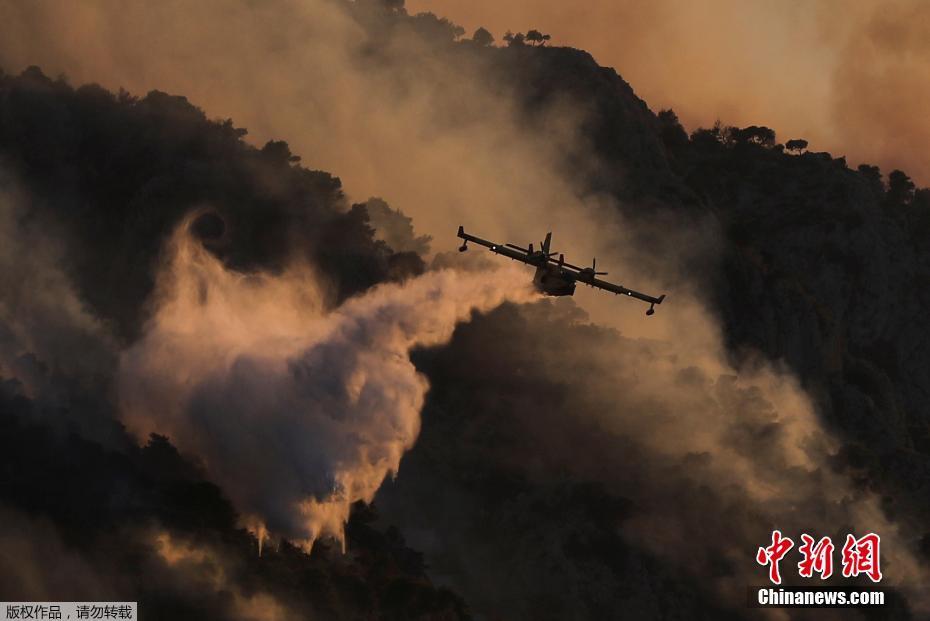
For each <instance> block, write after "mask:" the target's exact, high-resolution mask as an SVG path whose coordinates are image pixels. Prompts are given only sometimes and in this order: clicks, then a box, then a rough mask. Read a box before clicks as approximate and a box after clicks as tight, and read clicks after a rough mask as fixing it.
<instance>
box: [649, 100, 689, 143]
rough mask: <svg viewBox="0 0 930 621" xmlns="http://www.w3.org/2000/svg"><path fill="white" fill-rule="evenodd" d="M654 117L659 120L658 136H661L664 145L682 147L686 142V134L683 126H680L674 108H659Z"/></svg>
mask: <svg viewBox="0 0 930 621" xmlns="http://www.w3.org/2000/svg"><path fill="white" fill-rule="evenodd" d="M656 118H657V119H658V121H659V136H661V138H662V142H663V143H665V146H666V147H669V148H673V147H683V146H685V145H687V144H688V134H687V133H686V132H685V128H684V127H682V126H681V122H680V121H679V120H678V115H677V114H675V111H674V110H672V109H671V108H669V109H668V110H661V111H659V114H657V115H656Z"/></svg>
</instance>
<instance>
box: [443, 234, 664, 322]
mask: <svg viewBox="0 0 930 621" xmlns="http://www.w3.org/2000/svg"><path fill="white" fill-rule="evenodd" d="M458 236H459V237H460V238H461V239H462V240H463V241H462V245H461V246H459V252H465V251H466V250H468V242H472V243H473V244H478V245H480V246H484V247H486V248H488V249H489V250H490V251H491V252H494V253H496V254H499V255H502V256H505V257H509V258H510V259H513V260H515V261H522V262H523V263H526V264H527V265H532V266H534V267H535V268H536V274H535V275H534V276H533V284H534V285H535V286H536V288H537V289H538V290H539V291H540V292H541V293H544V294H546V295H553V296H560V295H574V294H575V285H576V283H579V282H580V283H582V284H585V285H588V286H589V287H594V288H596V289H603V290H604V291H609V292H611V293H615V294H617V295H625V296H627V297H631V298H636V299H637V300H642V301H643V302H646V303H648V304H649V309H648V310H647V311H646V314H647V315H653V314H655V312H656V311H655V307H656V305H657V304H661V303H662V300H664V299H665V294H662V295H660V296H659V297H653V296H651V295H647V294H645V293H640V292H639V291H634V290H633V289H627V288H626V287H624V286H623V285H615V284H613V283H611V282H607V281H606V280H601V279H600V278H598V276H606V275H607V272H598V271H597V259H594V260H593V261H592V262H591V267H578V266H577V265H572V264H571V263H566V262H565V255H564V254H559V253H557V252H551V251H550V249H549V247H550V242H551V241H552V233H547V234H546V239H545V241H543V242H541V243H540V244H539V246H540V248H539V250H536V249H534V248H533V244H529V246H527V247H526V248H523V247H521V246H517V245H514V244H497V243H495V242H491V241H488V240H486V239H481V238H480V237H475V236H474V235H470V234H468V233H466V232H465V228H464V227H462V226H460V227H459V232H458ZM556 254H558V255H559V256H558V258H557V259H556V258H553V257H554V256H555V255H556Z"/></svg>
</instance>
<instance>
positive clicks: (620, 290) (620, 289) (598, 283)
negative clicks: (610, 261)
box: [579, 278, 665, 304]
mask: <svg viewBox="0 0 930 621" xmlns="http://www.w3.org/2000/svg"><path fill="white" fill-rule="evenodd" d="M579 282H583V283H584V284H586V285H591V286H592V287H597V288H598V289H603V290H604V291H610V292H611V293H616V294H617V295H626V296H629V297H631V298H636V299H637V300H642V301H643V302H649V303H650V304H661V303H662V300H664V299H665V295H664V294H663V295H660V296H659V297H653V296H651V295H646V294H645V293H640V292H639V291H634V290H632V289H627V288H626V287H624V286H623V285H615V284H613V283H612V282H607V281H606V280H601V279H600V278H591V279H590V280H579Z"/></svg>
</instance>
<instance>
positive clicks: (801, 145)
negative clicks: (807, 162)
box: [785, 138, 807, 155]
mask: <svg viewBox="0 0 930 621" xmlns="http://www.w3.org/2000/svg"><path fill="white" fill-rule="evenodd" d="M806 148H807V141H806V140H804V139H803V138H795V139H793V140H789V141H788V142H786V143H785V149H787V150H788V151H794V152H795V153H797V154H798V155H800V154H801V151H803V150H804V149H806Z"/></svg>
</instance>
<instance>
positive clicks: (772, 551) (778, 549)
mask: <svg viewBox="0 0 930 621" xmlns="http://www.w3.org/2000/svg"><path fill="white" fill-rule="evenodd" d="M793 547H794V542H793V541H791V539H789V538H788V537H782V536H781V531H780V530H773V531H772V545H770V546H769V547H767V548H759V551H758V552H756V562H757V563H759V564H760V565H762V566H763V567H764V566H766V565H768V566H769V580H771V581H772V583H773V584H781V574H780V573H779V571H778V563H779V561H781V559H782V558H783V557H784V556H785V555H786V554H788V550H790V549H791V548H793Z"/></svg>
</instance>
